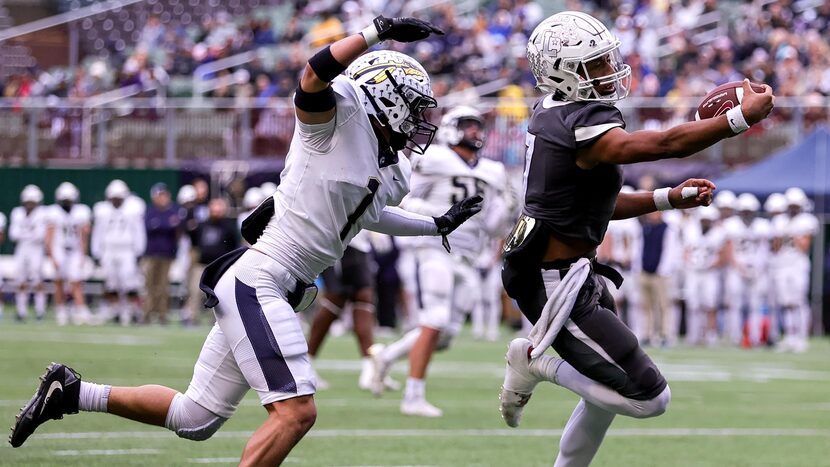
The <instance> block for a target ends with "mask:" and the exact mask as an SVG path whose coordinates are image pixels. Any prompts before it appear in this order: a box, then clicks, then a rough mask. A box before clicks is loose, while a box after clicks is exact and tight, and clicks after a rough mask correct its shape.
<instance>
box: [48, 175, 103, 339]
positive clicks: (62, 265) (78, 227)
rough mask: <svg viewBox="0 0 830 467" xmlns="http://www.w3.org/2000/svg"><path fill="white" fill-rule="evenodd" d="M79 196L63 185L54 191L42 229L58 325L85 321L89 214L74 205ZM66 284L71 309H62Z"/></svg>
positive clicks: (69, 185)
mask: <svg viewBox="0 0 830 467" xmlns="http://www.w3.org/2000/svg"><path fill="white" fill-rule="evenodd" d="M79 198H80V192H79V191H78V188H76V187H75V185H73V184H71V183H69V182H63V183H61V184H60V185H58V188H57V189H56V190H55V204H54V205H53V206H51V207H50V210H49V221H48V223H47V227H46V239H45V241H44V242H45V245H46V256H47V258H49V260H50V261H51V262H52V265H53V266H54V270H55V297H54V298H55V317H56V318H57V322H58V324H59V325H65V324H67V323H68V322H69V319H70V313H69V311H71V318H72V320H73V321H74V322H75V323H78V324H81V323H85V322H87V321H88V320H89V317H90V313H89V308H88V307H87V305H86V301H85V298H84V290H83V284H82V283H81V280H82V279H83V275H84V271H83V267H84V262H85V260H86V258H87V251H88V246H89V233H90V222H91V221H92V211H91V210H90V209H89V206H87V205H85V204H80V203H78V200H79ZM66 283H69V289H70V293H71V294H72V298H73V306H72V307H71V309H70V310H68V309H67V307H66V291H65V289H64V287H65V285H66Z"/></svg>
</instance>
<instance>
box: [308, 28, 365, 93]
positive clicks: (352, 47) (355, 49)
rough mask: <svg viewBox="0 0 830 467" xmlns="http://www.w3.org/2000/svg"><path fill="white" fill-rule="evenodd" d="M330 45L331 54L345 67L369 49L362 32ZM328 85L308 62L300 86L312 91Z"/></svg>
mask: <svg viewBox="0 0 830 467" xmlns="http://www.w3.org/2000/svg"><path fill="white" fill-rule="evenodd" d="M330 47H331V49H330V50H331V55H332V56H333V57H334V59H335V60H337V62H338V63H340V64H341V65H343V66H344V67H348V66H349V64H351V63H352V62H353V61H354V60H355V59H356V58H357V57H359V56H360V55H361V54H363V52H366V50H368V49H369V46H368V45H367V44H366V39H364V38H363V35H362V34H352V35H351V36H349V37H345V38H343V39H340V40H339V41H337V42H335V43H334V44H332V45H331V46H330ZM328 86H329V83H328V82H326V81H323V80H322V79H320V78H319V77H318V76H317V73H315V72H314V69H312V68H311V65H309V64H307V63H306V66H305V70H304V71H303V76H302V78H300V87H302V88H303V91H305V92H310V93H314V92H320V91H322V90H323V89H325V88H326V87H328Z"/></svg>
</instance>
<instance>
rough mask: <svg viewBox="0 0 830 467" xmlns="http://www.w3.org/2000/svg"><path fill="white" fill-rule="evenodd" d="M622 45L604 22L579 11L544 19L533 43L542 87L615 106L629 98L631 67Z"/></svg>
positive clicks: (533, 63) (533, 65) (531, 55)
mask: <svg viewBox="0 0 830 467" xmlns="http://www.w3.org/2000/svg"><path fill="white" fill-rule="evenodd" d="M619 48H620V41H619V39H617V38H616V37H615V36H614V35H613V34H611V32H610V31H608V28H606V27H605V25H604V24H602V22H600V21H599V20H597V19H596V18H594V17H593V16H591V15H587V14H585V13H580V12H578V11H563V12H561V13H557V14H555V15H552V16H549V17H548V18H547V19H546V20H544V21H542V22H541V23H540V24H539V25H538V26H536V29H534V30H533V33H531V34H530V39H529V40H528V42H527V59H528V62H529V63H530V69H531V71H533V76H535V77H536V87H537V88H538V89H539V90H540V91H542V92H544V93H546V94H551V93H553V94H554V95H556V96H558V98H560V99H561V100H568V101H606V102H614V101H617V100H620V99H623V98H625V96H627V95H628V91H629V89H630V84H631V67H630V66H628V65H626V64H625V63H623V60H622V56H621V55H620V51H619Z"/></svg>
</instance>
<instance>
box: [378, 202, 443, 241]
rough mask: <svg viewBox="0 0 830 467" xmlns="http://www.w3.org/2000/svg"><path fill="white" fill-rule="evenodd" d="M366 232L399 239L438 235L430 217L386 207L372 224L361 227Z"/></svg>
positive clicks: (433, 221)
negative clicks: (369, 231)
mask: <svg viewBox="0 0 830 467" xmlns="http://www.w3.org/2000/svg"><path fill="white" fill-rule="evenodd" d="M363 228H365V229H366V230H371V231H373V232H379V233H383V234H387V235H394V236H399V237H415V236H420V235H438V227H437V226H436V225H435V220H434V219H433V218H432V217H429V216H424V215H421V214H416V213H414V212H411V211H406V210H404V209H401V208H398V207H394V206H387V207H385V208H383V211H382V212H381V213H380V219H378V221H377V222H375V223H374V224H366V225H364V226H363Z"/></svg>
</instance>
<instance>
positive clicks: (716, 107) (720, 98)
mask: <svg viewBox="0 0 830 467" xmlns="http://www.w3.org/2000/svg"><path fill="white" fill-rule="evenodd" d="M750 85H751V86H752V90H753V91H755V92H759V93H760V92H764V86H763V85H761V84H756V83H751V84H750ZM743 98H744V89H743V82H742V81H732V82H731V83H726V84H721V85H720V86H718V87H716V88H715V89H713V90H712V91H711V92H710V93H709V94H707V95H706V97H704V98H703V102H701V103H700V105H699V106H698V107H697V112H695V120H703V119H706V118H713V117H717V116H718V115H722V114H724V113H726V111H727V110H729V109H732V108H734V107H737V106H738V105H740V103H741V101H742V100H743Z"/></svg>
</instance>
